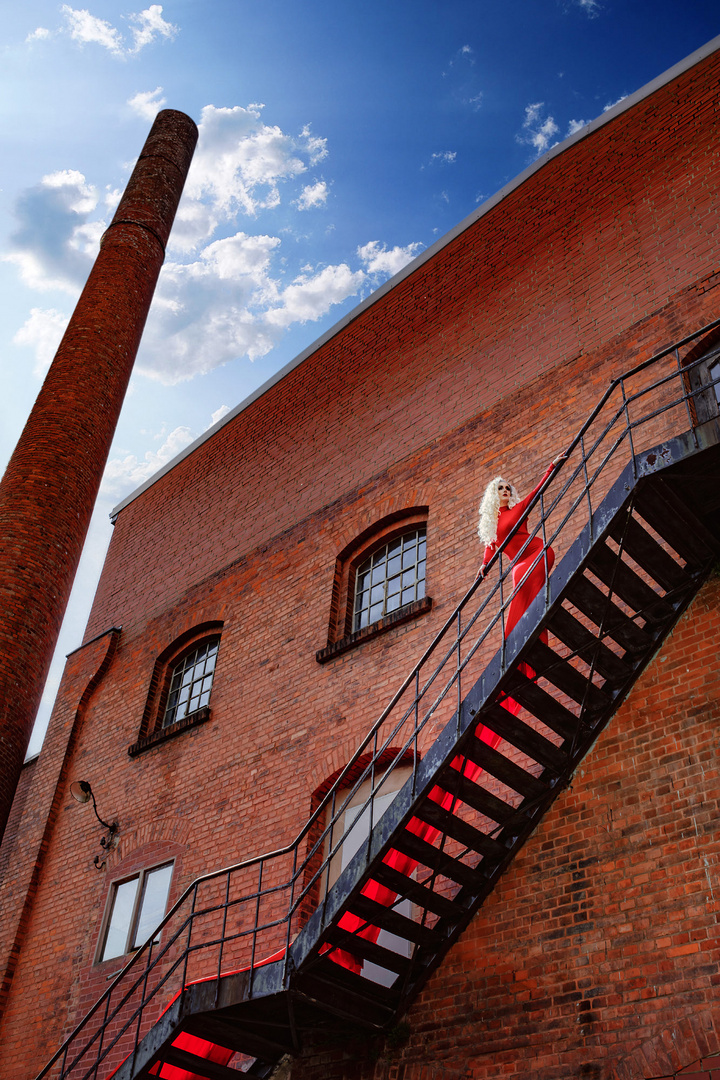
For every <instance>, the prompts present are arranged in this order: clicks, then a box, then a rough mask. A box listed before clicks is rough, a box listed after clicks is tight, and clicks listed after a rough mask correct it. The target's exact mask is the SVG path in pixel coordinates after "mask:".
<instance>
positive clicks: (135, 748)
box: [128, 705, 210, 757]
mask: <svg viewBox="0 0 720 1080" xmlns="http://www.w3.org/2000/svg"><path fill="white" fill-rule="evenodd" d="M209 719H210V706H209V705H206V706H205V708H204V709H198V710H197V712H194V713H190V715H189V716H183V718H182V720H176V721H175V723H174V724H170V725H169V726H168V727H166V728H159V729H158V731H155V732H153V734H152V735H145V736H144V737H143V738H141V739H138V741H137V742H134V743H133V744H132V746H128V754H129V755H130V757H137V755H138V754H142V753H143V752H144V751H145V750H150V749H151V748H152V747H153V746H158V744H159V743H163V742H166V741H167V740H168V739H174V738H175V736H176V735H182V733H183V731H187V730H188V728H194V727H197V726H198V725H199V724H204V723H205V721H206V720H209Z"/></svg>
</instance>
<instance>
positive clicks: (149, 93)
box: [128, 86, 167, 121]
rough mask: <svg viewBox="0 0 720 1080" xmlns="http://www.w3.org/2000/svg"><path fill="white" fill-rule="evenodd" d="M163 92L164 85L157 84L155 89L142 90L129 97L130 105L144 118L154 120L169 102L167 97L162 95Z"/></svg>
mask: <svg viewBox="0 0 720 1080" xmlns="http://www.w3.org/2000/svg"><path fill="white" fill-rule="evenodd" d="M162 92H163V88H162V86H156V87H155V89H154V90H141V91H139V92H138V93H137V94H135V96H134V97H131V98H128V105H129V106H130V108H131V109H132V110H133V111H134V112H136V113H137V114H138V116H141V117H142V118H143V120H148V121H152V120H154V119H155V116H156V115H157V113H158V112H159V111H160V109H162V108H164V106H165V105H166V104H167V98H164V97H160V95H161V94H162Z"/></svg>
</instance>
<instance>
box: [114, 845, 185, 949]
mask: <svg viewBox="0 0 720 1080" xmlns="http://www.w3.org/2000/svg"><path fill="white" fill-rule="evenodd" d="M172 872H173V863H172V862H167V863H163V865H162V866H153V867H152V868H151V869H148V870H142V871H140V873H138V874H135V875H134V876H133V877H129V878H126V879H125V880H124V881H117V882H113V884H112V886H111V888H110V897H109V901H108V911H107V916H106V919H105V928H104V932H103V935H102V946H101V948H100V950H99V955H98V961H99V962H102V961H103V960H111V959H112V958H113V957H116V956H124V955H125V954H126V953H129V952H133V951H134V950H135V949H139V948H140V946H141V945H142V944H143V943H144V942H145V941H147V939H148V938H149V937H150V935H151V934H152V932H153V929H154V928H155V927H156V926H157V925H158V924H159V923H160V922H162V919H163V916H164V915H165V908H166V907H167V900H168V894H169V892H170V881H171V879H172Z"/></svg>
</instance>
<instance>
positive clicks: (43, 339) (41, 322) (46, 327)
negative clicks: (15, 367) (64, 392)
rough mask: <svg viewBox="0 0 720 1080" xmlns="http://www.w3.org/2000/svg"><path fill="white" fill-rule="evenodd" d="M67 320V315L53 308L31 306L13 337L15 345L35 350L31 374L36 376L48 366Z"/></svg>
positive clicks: (40, 376)
mask: <svg viewBox="0 0 720 1080" xmlns="http://www.w3.org/2000/svg"><path fill="white" fill-rule="evenodd" d="M68 322H69V316H68V315H64V314H63V313H62V312H61V311H56V310H55V308H47V309H42V308H31V310H30V317H29V318H28V319H26V320H25V322H24V323H23V325H22V326H21V327H20V329H19V330H18V331H17V332H16V334H15V336H14V337H13V342H14V343H15V344H16V345H26V346H27V347H28V348H30V349H34V350H35V366H34V368H33V374H34V375H36V376H37V377H38V378H42V377H43V375H44V374H45V372H46V371H47V369H48V368H49V367H50V364H51V363H52V359H53V357H54V356H55V353H56V352H57V347H58V345H59V344H60V339H61V338H62V336H63V334H64V333H65V327H66V326H67V324H68Z"/></svg>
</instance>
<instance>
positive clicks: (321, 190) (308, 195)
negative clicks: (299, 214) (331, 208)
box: [295, 180, 328, 210]
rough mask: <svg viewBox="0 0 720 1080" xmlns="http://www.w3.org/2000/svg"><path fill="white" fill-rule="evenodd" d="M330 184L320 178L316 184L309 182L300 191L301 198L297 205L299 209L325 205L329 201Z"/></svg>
mask: <svg viewBox="0 0 720 1080" xmlns="http://www.w3.org/2000/svg"><path fill="white" fill-rule="evenodd" d="M327 197H328V186H327V184H326V183H325V181H324V180H318V181H316V182H315V183H314V184H307V185H306V186H305V187H304V188H303V189H302V192H301V193H300V198H299V199H298V200H297V202H296V203H295V205H296V206H297V208H298V210H310V208H311V207H314V206H323V205H324V204H325V203H326V202H327Z"/></svg>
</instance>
